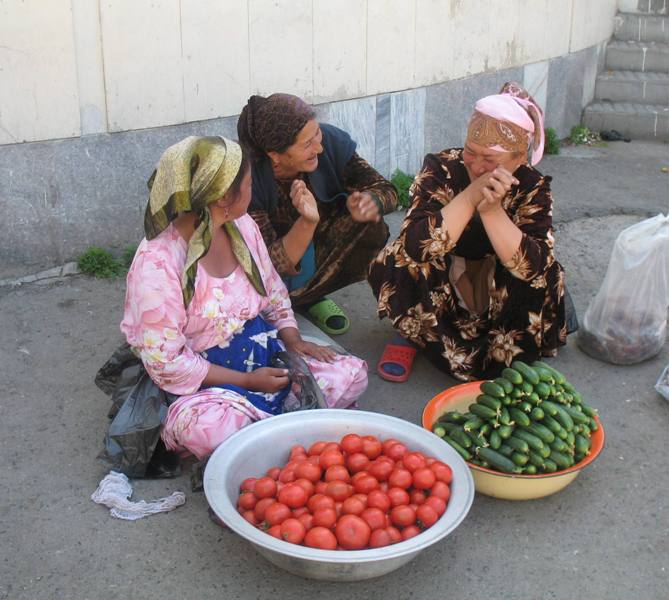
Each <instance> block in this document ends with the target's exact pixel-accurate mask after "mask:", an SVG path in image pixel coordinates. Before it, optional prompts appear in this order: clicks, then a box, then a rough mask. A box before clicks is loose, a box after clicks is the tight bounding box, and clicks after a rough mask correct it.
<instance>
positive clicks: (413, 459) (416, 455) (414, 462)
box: [402, 452, 427, 473]
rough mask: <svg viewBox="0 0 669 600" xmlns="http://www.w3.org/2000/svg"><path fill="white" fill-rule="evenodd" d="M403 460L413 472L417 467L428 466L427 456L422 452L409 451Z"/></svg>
mask: <svg viewBox="0 0 669 600" xmlns="http://www.w3.org/2000/svg"><path fill="white" fill-rule="evenodd" d="M402 462H403V463H404V468H405V469H407V470H408V471H411V472H412V473H413V472H414V471H415V470H416V469H422V468H424V467H425V466H427V465H426V463H425V457H424V456H423V455H422V454H421V453H420V452H408V453H407V454H405V455H404V457H403V458H402Z"/></svg>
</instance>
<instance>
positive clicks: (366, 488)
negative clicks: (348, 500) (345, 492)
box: [353, 475, 379, 494]
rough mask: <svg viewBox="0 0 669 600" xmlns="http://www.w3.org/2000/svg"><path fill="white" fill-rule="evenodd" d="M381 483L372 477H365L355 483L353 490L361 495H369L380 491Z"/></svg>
mask: <svg viewBox="0 0 669 600" xmlns="http://www.w3.org/2000/svg"><path fill="white" fill-rule="evenodd" d="M378 487H379V482H378V481H377V480H376V478H375V477H372V476H371V475H365V476H364V477H360V478H359V479H356V480H355V481H354V482H353V489H354V490H355V491H356V492H358V493H360V494H369V492H371V491H373V490H376V489H378Z"/></svg>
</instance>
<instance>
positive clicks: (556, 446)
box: [550, 438, 569, 454]
mask: <svg viewBox="0 0 669 600" xmlns="http://www.w3.org/2000/svg"><path fill="white" fill-rule="evenodd" d="M550 447H551V449H552V450H554V451H555V452H561V453H563V454H567V453H568V452H569V444H567V442H565V441H564V440H561V439H560V438H555V439H554V440H553V441H552V442H551V443H550Z"/></svg>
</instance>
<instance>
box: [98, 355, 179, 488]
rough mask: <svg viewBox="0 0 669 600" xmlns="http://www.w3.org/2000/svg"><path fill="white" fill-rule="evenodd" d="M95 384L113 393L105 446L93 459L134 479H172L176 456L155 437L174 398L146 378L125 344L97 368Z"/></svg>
mask: <svg viewBox="0 0 669 600" xmlns="http://www.w3.org/2000/svg"><path fill="white" fill-rule="evenodd" d="M95 383H96V384H97V385H98V387H99V388H100V389H102V390H103V391H104V392H106V393H107V394H111V396H112V407H111V409H110V411H109V417H110V418H111V419H112V422H111V423H110V424H109V428H108V430H107V434H106V435H105V440H104V449H103V451H102V452H101V453H100V454H99V455H98V458H99V459H100V460H101V461H102V462H104V463H105V464H106V465H108V466H109V467H110V468H111V469H113V470H115V471H119V472H121V473H123V474H125V475H127V476H128V477H133V478H141V477H147V478H162V477H176V476H178V475H179V474H180V473H181V465H180V461H179V457H178V455H177V454H175V453H174V452H170V451H169V450H167V449H166V448H165V446H164V444H163V443H162V440H161V439H160V427H161V424H162V422H163V420H164V418H165V415H166V414H167V407H168V406H169V404H170V403H171V402H173V401H174V400H175V399H176V396H174V395H173V394H168V393H167V392H164V391H163V390H161V389H160V388H159V387H158V386H157V385H156V384H155V383H154V382H153V381H152V380H151V378H150V377H149V374H148V373H147V372H146V370H145V369H144V366H143V365H142V363H141V361H140V359H139V358H138V357H136V356H135V355H134V354H133V352H132V350H131V349H130V347H129V346H128V345H127V344H124V345H123V346H121V347H120V348H119V349H117V350H116V352H114V354H113V355H112V357H111V358H110V359H109V360H108V361H107V362H106V363H105V365H104V366H103V367H102V368H101V369H100V371H98V374H97V376H96V378H95Z"/></svg>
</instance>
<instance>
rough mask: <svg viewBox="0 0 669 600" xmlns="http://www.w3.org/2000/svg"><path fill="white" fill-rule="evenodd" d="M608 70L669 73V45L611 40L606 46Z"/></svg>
mask: <svg viewBox="0 0 669 600" xmlns="http://www.w3.org/2000/svg"><path fill="white" fill-rule="evenodd" d="M606 69H608V70H611V71H660V72H662V73H669V44H663V43H661V42H634V41H626V42H623V41H620V40H611V41H610V42H609V43H608V45H607V46H606Z"/></svg>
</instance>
